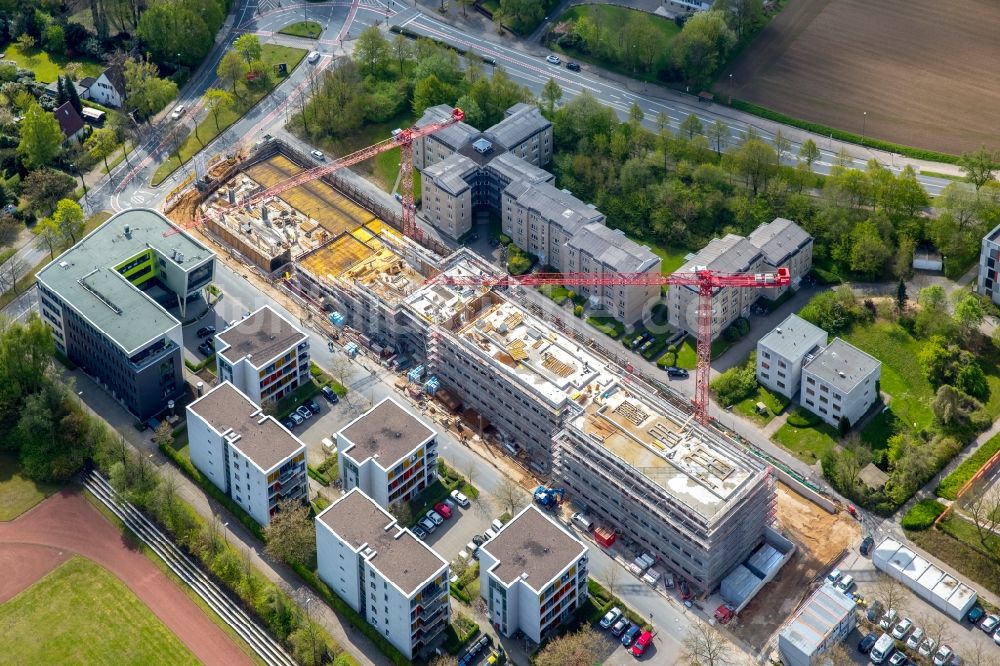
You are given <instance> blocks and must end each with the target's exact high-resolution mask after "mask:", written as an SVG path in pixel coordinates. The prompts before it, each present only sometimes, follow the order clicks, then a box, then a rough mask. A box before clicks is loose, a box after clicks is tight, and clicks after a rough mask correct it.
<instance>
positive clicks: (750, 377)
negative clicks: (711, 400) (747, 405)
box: [710, 353, 757, 407]
mask: <svg viewBox="0 0 1000 666" xmlns="http://www.w3.org/2000/svg"><path fill="white" fill-rule="evenodd" d="M710 388H711V389H712V391H713V392H714V393H715V396H716V398H717V399H718V400H719V402H720V403H721V404H722V405H723V406H724V407H729V406H731V405H735V404H736V403H738V402H740V401H741V400H746V399H747V398H749V397H750V396H752V395H753V394H754V393H755V392H756V391H757V367H756V354H754V353H751V354H750V357H749V358H748V359H747V360H746V362H745V363H743V364H742V365H737V366H735V367H733V368H729V369H728V370H726V371H725V372H723V373H722V374H721V375H719V376H718V377H716V378H715V379H714V380H713V381H712V383H711V384H710Z"/></svg>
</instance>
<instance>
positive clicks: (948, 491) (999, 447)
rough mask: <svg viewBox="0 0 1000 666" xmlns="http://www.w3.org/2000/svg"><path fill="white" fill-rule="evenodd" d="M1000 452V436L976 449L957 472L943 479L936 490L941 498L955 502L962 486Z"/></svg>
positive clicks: (957, 468) (956, 469)
mask: <svg viewBox="0 0 1000 666" xmlns="http://www.w3.org/2000/svg"><path fill="white" fill-rule="evenodd" d="M997 451H1000V435H996V436H995V437H992V438H991V439H989V440H987V441H986V442H984V443H983V445H982V446H980V447H979V448H978V449H976V452H975V453H973V454H972V455H971V456H969V457H968V458H966V459H965V460H963V461H962V463H961V464H960V465H959V466H958V467H956V468H955V470H954V471H953V472H952V473H951V474H949V475H948V476H946V477H944V478H943V479H941V483H940V484H939V485H938V487H937V489H935V491H934V492H935V493H936V494H937V495H938V496H939V497H944V498H945V499H950V500H953V499H955V498H956V497H958V491H959V490H961V489H962V486H964V485H965V483H966V482H967V481H968V480H969V479H971V478H972V477H973V475H974V474H975V473H976V472H978V471H979V468H980V467H982V466H983V465H985V464H986V462H987V461H988V460H989V459H990V458H992V457H993V456H994V455H996V452H997Z"/></svg>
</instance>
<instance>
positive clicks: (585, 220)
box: [504, 180, 604, 233]
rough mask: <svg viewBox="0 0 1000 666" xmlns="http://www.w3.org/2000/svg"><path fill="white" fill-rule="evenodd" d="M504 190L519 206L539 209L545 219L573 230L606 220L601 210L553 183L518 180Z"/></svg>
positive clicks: (534, 209)
mask: <svg viewBox="0 0 1000 666" xmlns="http://www.w3.org/2000/svg"><path fill="white" fill-rule="evenodd" d="M504 192H506V193H509V194H510V195H511V196H513V197H514V198H515V199H516V200H517V203H518V204H519V205H521V206H524V207H525V208H527V209H529V210H533V211H535V212H537V213H538V215H539V216H541V217H542V219H545V220H550V221H552V222H554V223H556V224H558V225H559V226H560V227H562V228H563V229H566V230H570V231H572V232H573V233H576V231H577V230H578V229H579V228H580V227H582V226H583V225H585V224H589V223H590V222H603V221H604V215H603V213H601V212H600V211H599V210H597V209H596V208H593V207H591V206H588V205H587V204H585V203H584V202H582V201H580V200H579V199H577V198H576V197H575V196H573V195H572V194H570V193H569V192H567V191H565V190H560V189H559V188H557V187H556V186H555V185H552V184H551V183H526V182H524V181H521V180H516V181H514V182H512V183H511V184H510V185H508V186H507V188H506V189H505V190H504Z"/></svg>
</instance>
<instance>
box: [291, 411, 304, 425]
mask: <svg viewBox="0 0 1000 666" xmlns="http://www.w3.org/2000/svg"><path fill="white" fill-rule="evenodd" d="M288 418H290V419H291V420H292V421H293V422H294V423H295V425H297V426H299V425H302V424H303V423H305V422H306V420H305V419H304V418H302V417H301V416H299V413H298V412H292V413H291V414H289V415H288Z"/></svg>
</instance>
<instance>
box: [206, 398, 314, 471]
mask: <svg viewBox="0 0 1000 666" xmlns="http://www.w3.org/2000/svg"><path fill="white" fill-rule="evenodd" d="M188 409H190V410H191V411H192V412H194V413H195V414H197V415H198V416H200V417H201V418H203V419H205V421H207V422H208V423H209V424H210V425H211V426H212V427H213V428H215V429H216V430H218V431H219V432H221V433H225V432H226V431H227V430H231V431H232V433H231V434H230V435H227V436H226V438H227V439H229V440H230V441H232V443H233V445H234V446H235V447H236V448H238V449H239V450H240V451H242V452H243V453H244V455H246V457H247V458H249V459H250V460H251V461H253V462H254V463H255V464H256V465H257V466H258V467H260V468H261V469H262V470H264V471H265V472H268V471H270V470H271V469H272V468H273V467H275V466H277V465H279V464H281V463H283V462H284V461H285V460H287V459H288V458H289V457H290V456H292V455H294V454H295V453H297V452H298V451H300V450H302V451H304V450H305V444H303V443H302V442H301V440H299V438H298V437H296V436H295V435H293V434H292V433H290V432H288V431H287V430H285V428H284V426H282V425H281V424H280V423H278V421H277V420H276V419H275V418H274V417H271V416H266V415H265V414H264V413H263V412H262V411H261V410H260V407H258V406H257V405H255V404H254V402H253V400H251V399H250V398H248V397H247V396H246V395H244V394H243V393H242V392H240V390H239V389H237V388H236V387H235V386H233V385H232V384H230V383H229V382H222V383H221V384H219V385H218V386H216V387H215V388H213V389H212V390H211V391H209V392H208V393H206V394H205V395H203V396H202V397H200V398H198V399H197V400H195V401H194V402H192V403H191V404H190V405H188ZM232 435H238V438H237V439H235V440H233V438H232Z"/></svg>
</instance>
